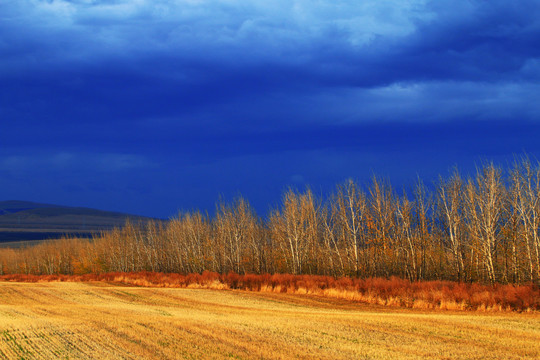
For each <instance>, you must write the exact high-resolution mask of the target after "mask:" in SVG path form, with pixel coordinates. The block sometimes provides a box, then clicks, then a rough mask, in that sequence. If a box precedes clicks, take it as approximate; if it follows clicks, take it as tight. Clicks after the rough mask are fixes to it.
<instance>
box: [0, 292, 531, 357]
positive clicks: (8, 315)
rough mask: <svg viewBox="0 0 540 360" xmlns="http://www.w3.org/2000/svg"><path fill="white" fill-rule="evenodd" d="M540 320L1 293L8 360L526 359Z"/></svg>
mask: <svg viewBox="0 0 540 360" xmlns="http://www.w3.org/2000/svg"><path fill="white" fill-rule="evenodd" d="M538 357H540V315H539V314H537V313H530V314H528V313H521V314H518V313H489V314H483V313H478V312H465V313H464V312H459V313H457V312H449V311H444V312H441V311H438V312H437V311H432V310H431V311H419V310H412V309H392V308H387V307H385V308H383V307H379V306H368V305H360V304H357V303H353V302H350V301H345V300H340V299H331V298H323V297H317V296H310V295H297V294H278V293H262V292H261V293H259V292H245V291H239V290H234V291H232V290H211V289H175V288H146V287H126V286H118V285H111V284H106V283H101V282H96V283H92V282H90V283H76V282H66V283H63V282H51V283H13V282H9V283H8V282H0V358H6V359H51V358H68V359H89V358H93V359H105V358H106V359H140V358H145V359H176V358H178V359H208V358H210V359H212V358H215V359H221V358H237V359H244V358H245V359H260V358H265V359H288V358H320V359H353V358H354V359H388V358H401V359H415V358H438V359H450V358H452V359H523V358H530V359H534V358H538Z"/></svg>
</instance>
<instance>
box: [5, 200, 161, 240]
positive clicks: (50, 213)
mask: <svg viewBox="0 0 540 360" xmlns="http://www.w3.org/2000/svg"><path fill="white" fill-rule="evenodd" d="M128 219H129V220H130V221H132V222H134V223H139V222H147V221H150V220H156V219H152V218H148V217H144V216H137V215H130V214H124V213H119V212H112V211H103V210H96V209H90V208H84V207H70V206H61V205H52V204H40V203H34V202H29V201H18V200H9V201H0V242H6V241H24V240H42V239H49V238H58V237H61V236H63V235H72V236H91V234H92V233H95V232H99V231H103V230H109V229H112V228H114V227H119V226H122V225H124V224H125V222H126V220H128Z"/></svg>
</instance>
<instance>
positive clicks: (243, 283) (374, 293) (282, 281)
mask: <svg viewBox="0 0 540 360" xmlns="http://www.w3.org/2000/svg"><path fill="white" fill-rule="evenodd" d="M0 280H2V281H14V282H50V281H70V282H91V281H102V282H109V283H119V284H124V285H131V286H148V287H181V288H185V287H195V288H213V289H239V290H248V291H267V292H284V293H293V294H294V293H298V294H314V295H319V296H326V297H334V298H343V299H349V300H353V301H359V302H366V303H372V304H379V305H387V306H402V307H414V308H427V309H448V310H482V311H539V310H540V288H539V287H538V286H534V285H521V286H514V285H495V286H487V285H481V284H475V283H473V284H465V283H459V282H452V281H422V282H411V281H408V280H404V279H400V278H397V277H392V278H390V279H383V278H368V279H358V278H348V277H342V278H337V279H336V278H333V277H330V276H318V275H291V274H274V275H270V274H263V275H255V274H245V275H240V274H236V273H233V272H230V273H228V274H218V273H215V272H210V271H205V272H203V273H202V274H187V275H182V274H176V273H156V272H146V271H144V272H130V273H120V272H116V273H103V274H85V275H25V274H12V275H3V276H0Z"/></svg>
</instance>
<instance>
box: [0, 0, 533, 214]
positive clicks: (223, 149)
mask: <svg viewBox="0 0 540 360" xmlns="http://www.w3.org/2000/svg"><path fill="white" fill-rule="evenodd" d="M538 14H540V1H536V0H535V1H528V0H523V1H507V0H504V1H499V0H494V1H459V0H457V1H456V0H453V1H449V0H448V1H446V0H434V1H416V0H414V1H402V0H395V1H390V0H388V1H384V0H373V1H357V0H350V1H344V0H319V1H307V0H297V1H294V0H287V1H285V0H273V1H255V0H214V1H206V0H182V1H180V0H170V1H162V0H110V1H99V0H96V1H92V0H78V1H56V0H55V1H53V0H49V1H38V0H3V1H0V199H20V200H31V201H38V202H50V203H59V204H65V205H74V206H88V207H95V208H99V209H106V210H117V211H124V212H131V213H136V214H142V215H150V216H159V217H169V216H172V215H174V214H175V213H177V212H178V211H179V210H190V209H194V208H198V209H202V210H209V211H213V209H214V204H215V202H216V200H217V199H218V198H219V197H220V196H223V197H224V198H225V199H232V198H233V197H235V196H237V195H239V194H242V195H244V196H245V197H247V198H248V199H249V200H250V201H251V203H252V204H253V205H254V206H255V208H256V209H257V210H258V212H259V213H261V215H263V214H265V213H266V212H267V211H268V209H270V207H272V206H274V205H275V204H277V203H278V202H279V200H280V197H281V194H282V192H283V190H284V189H286V188H287V187H288V186H295V187H298V188H303V187H304V186H305V185H306V184H309V185H310V186H311V188H312V189H313V190H314V191H315V192H317V193H321V192H322V193H325V192H327V191H328V190H329V189H331V188H333V186H334V185H335V184H336V183H338V182H341V181H343V180H345V179H347V178H351V177H352V178H355V179H357V180H358V181H359V182H361V183H367V182H368V181H369V178H370V177H371V175H372V174H373V173H375V174H377V175H381V176H387V177H389V178H390V180H391V181H392V183H393V184H394V185H395V186H396V187H398V188H400V187H402V186H407V185H408V184H411V183H412V182H414V181H415V179H416V177H417V176H420V177H422V178H423V179H424V181H425V182H427V183H429V182H432V181H434V180H436V178H437V176H438V174H442V175H444V176H446V175H447V174H448V173H449V171H450V169H451V168H452V167H453V166H454V165H457V166H458V167H459V168H461V169H462V170H463V171H464V172H468V171H474V167H475V164H478V163H480V162H481V161H483V160H493V161H495V162H496V163H499V164H502V165H505V164H506V163H507V162H508V161H511V160H512V157H513V155H514V154H517V155H521V154H523V153H524V152H527V153H528V154H529V155H531V156H532V157H536V158H540V141H539V140H538V136H539V135H540V101H539V98H540V16H538Z"/></svg>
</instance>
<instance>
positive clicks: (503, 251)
mask: <svg viewBox="0 0 540 360" xmlns="http://www.w3.org/2000/svg"><path fill="white" fill-rule="evenodd" d="M539 227H540V167H539V165H538V164H532V163H531V161H529V160H528V159H527V158H524V159H521V160H519V161H516V163H515V164H514V165H513V166H512V167H510V168H509V169H507V170H503V169H502V168H500V167H498V166H495V165H493V164H486V165H485V166H483V167H481V168H479V169H478V170H477V173H476V175H475V176H474V177H470V178H466V179H465V178H462V176H460V174H459V172H458V171H457V170H456V171H454V173H453V174H452V175H451V176H449V177H447V178H442V177H441V178H440V179H439V180H438V182H437V183H436V184H434V185H433V186H432V187H431V186H430V187H427V186H425V185H424V184H423V183H422V181H420V180H418V182H417V184H416V186H415V187H414V189H411V190H410V191H408V192H407V191H405V190H403V191H398V190H396V189H395V188H393V187H392V186H391V185H390V183H389V182H388V181H386V180H382V179H380V178H376V177H374V178H373V179H372V181H371V183H370V184H369V185H368V186H365V187H362V186H359V185H358V184H357V183H355V182H353V181H347V182H345V183H344V184H341V185H338V186H337V187H336V189H335V191H334V192H333V193H332V194H330V195H329V196H327V197H325V198H324V199H322V198H319V197H317V196H315V195H314V194H313V192H311V191H310V190H309V189H308V190H305V191H295V190H289V191H287V192H286V193H285V194H284V195H283V198H282V201H281V204H280V206H279V207H278V208H276V209H275V210H273V211H272V212H271V213H270V214H269V215H268V216H267V217H266V218H264V219H263V218H261V217H259V216H258V215H257V214H256V213H255V212H254V211H253V209H252V208H251V207H250V205H249V203H248V202H247V201H246V200H244V199H241V198H240V199H237V200H236V201H234V202H232V203H228V204H226V203H223V204H220V205H219V206H218V209H217V211H216V215H215V216H213V217H210V216H208V215H207V214H203V213H200V212H191V213H184V214H180V215H179V216H178V217H177V218H174V219H171V220H170V221H168V222H163V223H158V222H154V223H147V224H145V225H137V224H132V223H127V224H126V225H125V226H124V227H123V228H121V229H115V230H113V231H110V232H104V233H102V234H100V235H99V236H96V237H95V238H94V239H92V240H91V241H88V240H83V239H62V240H58V241H53V242H48V243H44V244H40V245H37V246H33V247H29V248H25V249H18V250H15V249H3V250H0V264H1V266H0V272H1V273H2V274H13V273H23V274H85V273H104V272H134V271H152V272H165V273H181V274H189V273H202V272H203V271H205V270H208V271H213V272H217V273H220V274H226V273H228V272H235V273H238V274H265V273H271V274H272V273H290V274H315V275H328V276H333V277H341V276H353V277H366V278H367V277H385V278H389V277H391V276H398V277H401V278H405V279H408V280H411V281H416V280H455V281H466V282H476V281H479V282H484V283H490V284H494V283H514V284H521V283H536V284H538V283H539V277H540V234H539Z"/></svg>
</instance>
